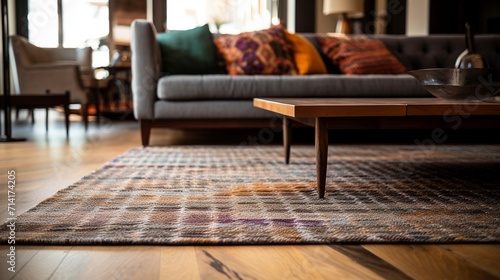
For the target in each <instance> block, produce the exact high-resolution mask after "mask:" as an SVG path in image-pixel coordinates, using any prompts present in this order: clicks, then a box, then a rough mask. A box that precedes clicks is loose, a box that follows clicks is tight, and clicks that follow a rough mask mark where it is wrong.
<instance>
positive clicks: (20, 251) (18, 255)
mask: <svg viewBox="0 0 500 280" xmlns="http://www.w3.org/2000/svg"><path fill="white" fill-rule="evenodd" d="M40 248H43V247H42V246H15V251H14V252H15V260H14V263H13V264H14V266H15V267H14V272H12V271H10V270H8V268H9V267H10V264H9V263H7V261H8V260H10V257H9V256H7V254H11V251H10V246H1V247H0V252H2V254H1V255H0V262H1V263H2V265H1V266H0V267H1V270H2V271H1V272H0V275H4V276H5V279H12V278H14V276H16V273H18V272H19V271H21V270H22V269H23V267H24V266H25V265H26V264H27V263H28V262H29V261H30V260H31V259H32V258H33V257H34V256H35V255H36V254H37V253H38V251H39V250H40ZM2 279H4V278H2Z"/></svg>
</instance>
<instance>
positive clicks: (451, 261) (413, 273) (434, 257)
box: [363, 245, 495, 279]
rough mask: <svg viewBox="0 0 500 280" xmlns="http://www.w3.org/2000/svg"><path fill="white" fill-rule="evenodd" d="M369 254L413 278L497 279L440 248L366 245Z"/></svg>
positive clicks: (434, 246)
mask: <svg viewBox="0 0 500 280" xmlns="http://www.w3.org/2000/svg"><path fill="white" fill-rule="evenodd" d="M363 247H365V248H366V249H367V250H368V251H370V252H372V253H373V254H375V255H377V256H378V257H380V258H381V259H384V260H385V261H387V262H388V263H390V264H392V265H393V266H395V267H397V268H398V269H400V270H401V271H403V272H404V273H406V274H407V275H409V276H410V277H411V278H413V279H495V276H494V275H493V274H491V273H489V272H487V271H485V270H482V269H480V268H478V267H476V266H474V265H472V264H471V263H470V262H468V261H466V260H464V259H463V258H460V257H457V256H456V255H454V254H451V253H449V252H446V251H445V250H443V249H441V248H439V247H438V246H437V245H364V246H363Z"/></svg>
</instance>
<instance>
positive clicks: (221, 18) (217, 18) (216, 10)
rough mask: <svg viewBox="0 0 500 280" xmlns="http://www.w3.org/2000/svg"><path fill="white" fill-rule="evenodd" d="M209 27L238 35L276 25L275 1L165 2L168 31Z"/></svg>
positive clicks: (185, 0) (174, 0)
mask: <svg viewBox="0 0 500 280" xmlns="http://www.w3.org/2000/svg"><path fill="white" fill-rule="evenodd" d="M205 23H209V24H210V29H211V30H212V32H220V33H233V34H234V33H239V32H243V31H251V30H259V29H264V28H267V27H269V26H271V24H278V23H279V19H278V0H168V1H167V29H169V30H185V29H190V28H194V27H196V26H200V25H203V24H205Z"/></svg>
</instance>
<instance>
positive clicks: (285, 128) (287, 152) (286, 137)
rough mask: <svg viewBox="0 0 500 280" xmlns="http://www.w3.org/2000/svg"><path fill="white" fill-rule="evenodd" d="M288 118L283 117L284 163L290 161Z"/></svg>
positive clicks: (290, 136)
mask: <svg viewBox="0 0 500 280" xmlns="http://www.w3.org/2000/svg"><path fill="white" fill-rule="evenodd" d="M291 138H292V135H291V128H290V119H288V118H287V117H285V116H284V117H283V147H284V148H285V163H286V164H289V163H290V145H291V140H292V139H291Z"/></svg>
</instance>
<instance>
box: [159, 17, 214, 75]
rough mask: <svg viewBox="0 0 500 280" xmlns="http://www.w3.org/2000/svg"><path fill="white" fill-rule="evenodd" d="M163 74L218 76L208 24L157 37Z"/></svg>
mask: <svg viewBox="0 0 500 280" xmlns="http://www.w3.org/2000/svg"><path fill="white" fill-rule="evenodd" d="M157 39H158V43H159V44H160V51H161V56H162V66H163V73H164V74H167V75H175V74H217V73H220V72H221V70H220V68H219V66H218V64H217V60H216V55H217V53H216V48H215V45H214V43H213V38H212V33H210V29H209V28H208V24H205V25H203V26H200V27H196V28H193V29H189V30H182V31H169V32H166V33H159V34H158V35H157Z"/></svg>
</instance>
